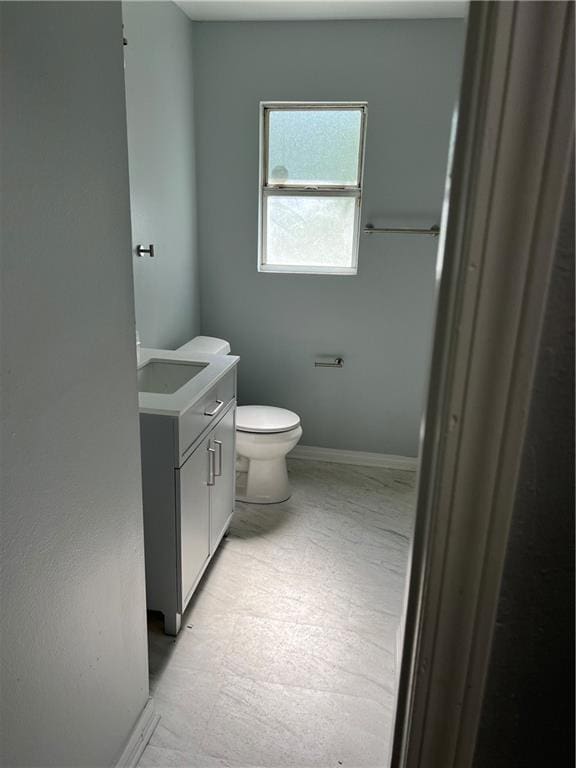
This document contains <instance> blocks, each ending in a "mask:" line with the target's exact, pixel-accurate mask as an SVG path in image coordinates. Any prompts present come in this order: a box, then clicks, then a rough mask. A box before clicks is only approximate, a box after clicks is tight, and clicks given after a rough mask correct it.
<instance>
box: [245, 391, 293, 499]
mask: <svg viewBox="0 0 576 768" xmlns="http://www.w3.org/2000/svg"><path fill="white" fill-rule="evenodd" d="M301 437H302V427H301V426H300V417H299V416H298V415H297V414H295V413H293V412H292V411H287V410H286V409H284V408H273V407H272V406H268V405H241V406H240V407H239V408H238V409H237V411H236V454H237V457H238V459H237V462H236V470H237V472H238V474H237V481H236V498H237V499H238V501H248V502H250V503H251V504H277V503H278V502H280V501H286V500H287V499H289V498H290V495H291V494H290V484H289V483H288V470H287V469H286V454H287V453H289V452H290V451H291V450H292V448H294V447H295V446H296V444H297V443H298V441H299V440H300V438H301Z"/></svg>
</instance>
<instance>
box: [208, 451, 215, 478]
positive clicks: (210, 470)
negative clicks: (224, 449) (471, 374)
mask: <svg viewBox="0 0 576 768" xmlns="http://www.w3.org/2000/svg"><path fill="white" fill-rule="evenodd" d="M215 456H216V451H215V450H214V448H208V483H207V485H215V484H216V480H215V474H214V464H215Z"/></svg>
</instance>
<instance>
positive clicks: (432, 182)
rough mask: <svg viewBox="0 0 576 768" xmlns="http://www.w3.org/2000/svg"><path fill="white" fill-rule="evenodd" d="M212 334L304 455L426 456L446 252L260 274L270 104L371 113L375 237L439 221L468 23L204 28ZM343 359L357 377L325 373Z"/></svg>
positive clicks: (203, 179)
mask: <svg viewBox="0 0 576 768" xmlns="http://www.w3.org/2000/svg"><path fill="white" fill-rule="evenodd" d="M194 31H195V56H196V59H195V61H196V124H197V154H198V199H199V217H198V226H199V244H200V254H201V305H202V323H201V325H202V333H204V334H209V335H214V336H221V337H223V338H228V339H229V340H230V341H231V343H232V349H233V351H234V352H235V353H236V354H239V355H240V356H241V363H240V368H239V395H240V400H241V402H242V403H261V404H270V405H279V406H284V407H286V408H290V409H292V410H294V411H296V412H297V413H299V414H300V416H301V418H302V422H303V428H304V436H303V438H302V442H303V444H306V445H319V446H325V447H329V448H343V449H354V450H363V451H378V452H384V453H396V454H402V455H406V456H415V455H416V452H417V448H418V434H419V426H420V415H421V409H422V405H423V395H424V387H425V381H426V378H427V363H428V354H429V347H430V341H431V333H432V321H433V300H434V275H435V254H436V246H437V241H436V240H433V239H431V238H418V237H406V236H404V237H401V236H394V237H392V236H387V237H383V236H382V237H379V236H362V238H361V244H360V257H359V274H358V276H357V277H326V276H314V275H312V276H311V275H274V274H265V273H260V274H259V273H258V272H257V268H256V258H257V235H258V138H259V136H258V118H259V102H260V101H261V100H304V101H305V100H320V101H322V100H336V101H338V100H354V101H358V100H366V101H367V102H368V134H367V145H366V179H365V195H364V208H363V217H362V218H363V224H364V223H366V222H368V221H370V222H371V223H373V224H374V225H375V226H378V225H382V224H390V225H393V224H397V225H404V226H407V225H410V224H413V225H416V226H418V225H420V226H422V225H425V226H430V225H431V224H433V223H435V222H438V221H439V217H440V209H441V205H442V198H443V191H444V179H445V170H446V160H447V150H448V141H449V131H450V121H451V118H452V113H453V109H454V106H455V102H456V98H457V89H458V83H459V78H460V67H461V55H462V49H463V42H464V41H463V35H464V31H465V30H464V22H463V21H462V20H420V21H372V22H371V21H366V22H345V21H343V22H280V23H277V22H261V23H258V22H255V23H253V22H239V23H198V24H195V25H194ZM322 353H327V354H339V355H341V356H342V357H343V358H344V368H343V370H329V369H315V368H314V359H315V357H316V356H317V355H319V354H322Z"/></svg>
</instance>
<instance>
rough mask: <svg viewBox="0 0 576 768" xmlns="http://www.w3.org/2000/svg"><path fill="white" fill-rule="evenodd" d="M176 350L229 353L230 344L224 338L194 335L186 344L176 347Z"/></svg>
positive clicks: (213, 353)
mask: <svg viewBox="0 0 576 768" xmlns="http://www.w3.org/2000/svg"><path fill="white" fill-rule="evenodd" d="M177 351H178V352H199V353H200V354H203V355H229V354H230V344H229V343H228V342H227V341H225V340H224V339H216V338H214V336H195V337H194V338H193V339H190V341H187V342H186V344H182V346H181V347H178V349H177Z"/></svg>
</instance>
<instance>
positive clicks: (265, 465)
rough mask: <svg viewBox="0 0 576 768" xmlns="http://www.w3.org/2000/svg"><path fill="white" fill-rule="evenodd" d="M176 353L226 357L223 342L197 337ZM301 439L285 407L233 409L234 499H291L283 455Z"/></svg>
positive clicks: (297, 422) (226, 346) (297, 423)
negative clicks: (234, 413) (234, 428)
mask: <svg viewBox="0 0 576 768" xmlns="http://www.w3.org/2000/svg"><path fill="white" fill-rule="evenodd" d="M178 350H179V351H187V352H200V353H204V354H210V355H229V354H230V344H229V343H228V342H227V341H225V340H224V339H216V338H213V337H211V336H196V337H195V338H194V339H191V340H190V341H188V342H187V343H186V344H183V345H182V346H181V347H178ZM301 437H302V427H301V426H300V417H299V416H298V415H297V414H296V413H293V412H292V411H287V410H285V409H284V408H274V407H272V406H267V405H241V406H239V407H238V408H237V410H236V455H237V461H236V469H237V473H238V474H237V483H236V498H237V499H238V501H247V502H250V503H252V504H277V503H278V502H280V501H286V500H287V499H289V498H290V485H289V483H288V471H287V468H286V454H287V453H289V451H291V450H292V448H294V447H295V446H296V444H297V443H298V441H299V440H300V438H301Z"/></svg>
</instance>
